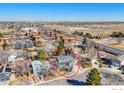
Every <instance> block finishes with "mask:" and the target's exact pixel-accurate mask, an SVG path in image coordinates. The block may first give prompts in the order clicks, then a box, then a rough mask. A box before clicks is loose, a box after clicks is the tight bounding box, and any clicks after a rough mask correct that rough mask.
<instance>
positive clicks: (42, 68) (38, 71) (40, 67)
mask: <svg viewBox="0 0 124 93" xmlns="http://www.w3.org/2000/svg"><path fill="white" fill-rule="evenodd" d="M32 68H33V72H34V74H35V75H36V76H37V77H39V79H42V80H43V78H44V76H47V75H48V74H49V68H50V64H49V62H48V61H43V62H41V61H39V60H34V61H33V62H32Z"/></svg>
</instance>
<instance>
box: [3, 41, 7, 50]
mask: <svg viewBox="0 0 124 93" xmlns="http://www.w3.org/2000/svg"><path fill="white" fill-rule="evenodd" d="M7 47H8V44H7V43H6V42H4V43H3V50H5V49H6V48H7Z"/></svg>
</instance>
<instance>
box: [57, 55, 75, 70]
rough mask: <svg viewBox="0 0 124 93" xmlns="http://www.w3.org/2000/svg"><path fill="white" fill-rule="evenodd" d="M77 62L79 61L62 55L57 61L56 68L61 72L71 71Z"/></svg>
mask: <svg viewBox="0 0 124 93" xmlns="http://www.w3.org/2000/svg"><path fill="white" fill-rule="evenodd" d="M76 62H77V60H76V59H74V58H72V57H71V56H63V55H60V56H58V57H57V59H56V66H57V68H58V69H59V70H69V71H71V70H72V69H73V67H74V64H75V63H76Z"/></svg>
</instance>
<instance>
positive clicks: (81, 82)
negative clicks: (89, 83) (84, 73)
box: [67, 79, 86, 85]
mask: <svg viewBox="0 0 124 93" xmlns="http://www.w3.org/2000/svg"><path fill="white" fill-rule="evenodd" d="M67 83H69V84H70V85H86V83H85V82H83V81H78V80H73V79H67Z"/></svg>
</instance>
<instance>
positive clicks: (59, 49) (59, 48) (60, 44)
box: [57, 41, 65, 55]
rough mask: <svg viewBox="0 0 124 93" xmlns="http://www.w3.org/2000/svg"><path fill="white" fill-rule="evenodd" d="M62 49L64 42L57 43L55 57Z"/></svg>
mask: <svg viewBox="0 0 124 93" xmlns="http://www.w3.org/2000/svg"><path fill="white" fill-rule="evenodd" d="M64 47H65V46H64V42H63V41H61V42H59V45H58V49H57V55H60V54H61V52H62V50H63V48H64Z"/></svg>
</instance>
